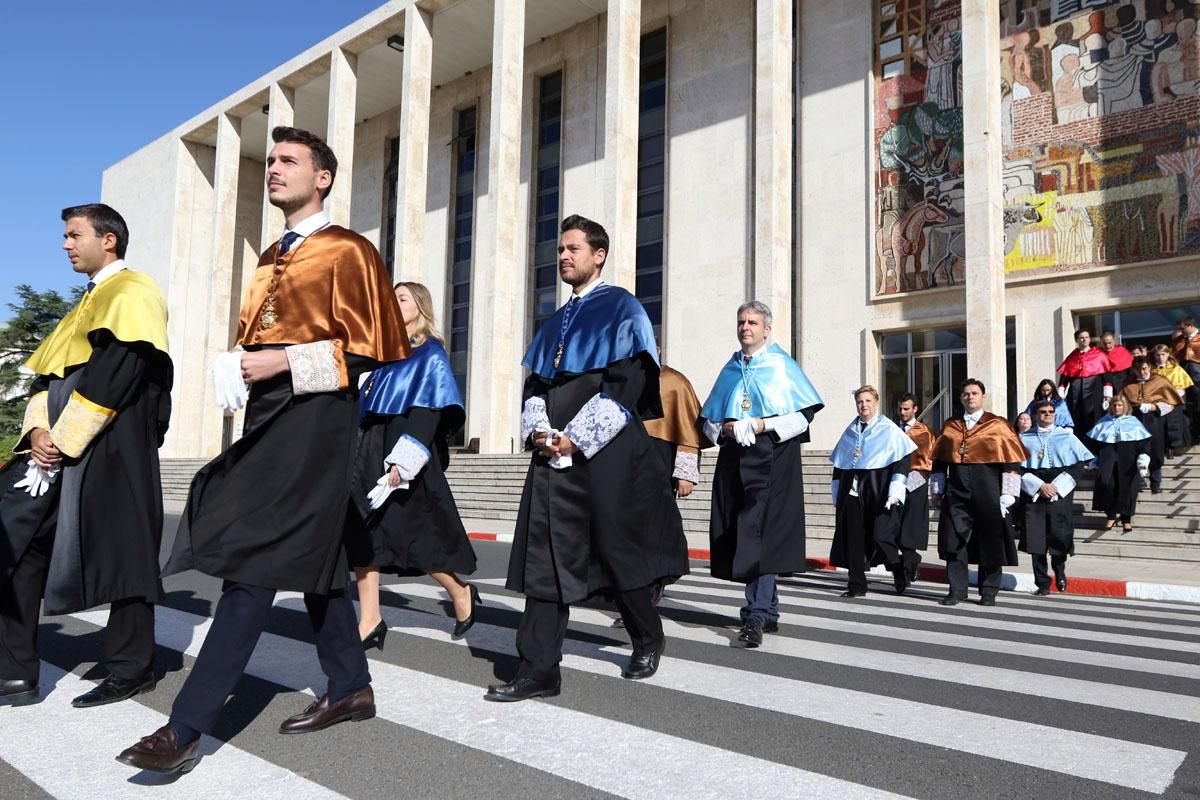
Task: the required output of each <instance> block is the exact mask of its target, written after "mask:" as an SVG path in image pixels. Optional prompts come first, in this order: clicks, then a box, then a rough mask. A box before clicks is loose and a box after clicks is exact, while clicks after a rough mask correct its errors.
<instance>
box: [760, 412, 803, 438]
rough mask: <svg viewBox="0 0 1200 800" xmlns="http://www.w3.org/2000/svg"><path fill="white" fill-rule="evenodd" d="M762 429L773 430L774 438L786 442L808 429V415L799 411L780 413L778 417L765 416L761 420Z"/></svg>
mask: <svg viewBox="0 0 1200 800" xmlns="http://www.w3.org/2000/svg"><path fill="white" fill-rule="evenodd" d="M763 430H765V431H774V432H775V438H776V439H778V440H779V441H781V442H786V441H787V440H788V439H795V438H796V437H797V436H799V435H800V434H802V433H804V432H805V431H806V430H808V417H806V416H804V414H803V413H802V412H800V411H793V412H792V413H791V414H781V415H780V416H778V417H767V418H766V419H764V420H763Z"/></svg>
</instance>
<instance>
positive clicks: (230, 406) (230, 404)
mask: <svg viewBox="0 0 1200 800" xmlns="http://www.w3.org/2000/svg"><path fill="white" fill-rule="evenodd" d="M212 377H213V391H214V393H215V394H216V398H217V405H219V406H220V407H221V408H223V409H225V410H226V411H228V412H230V413H232V412H234V411H237V410H238V409H240V408H241V407H242V406H244V405H246V399H247V398H248V397H249V396H250V392H249V391H248V390H247V389H246V382H245V381H244V380H242V350H241V348H237V349H235V350H233V351H231V352H228V353H219V354H218V355H217V357H216V358H215V359H214V360H213V368H212Z"/></svg>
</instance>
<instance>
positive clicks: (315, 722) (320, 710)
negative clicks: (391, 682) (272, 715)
mask: <svg viewBox="0 0 1200 800" xmlns="http://www.w3.org/2000/svg"><path fill="white" fill-rule="evenodd" d="M374 716H375V692H373V691H372V690H371V687H370V686H364V687H363V688H361V689H359V690H358V691H357V692H355V693H354V694H351V695H347V696H346V697H343V698H342V699H341V700H338V701H337V702H336V703H330V702H329V695H327V694H326V695H321V697H320V699H318V700H314V701H313V702H312V703H310V704H309V706H308V708H306V709H304V710H303V711H301V712H300V713H299V714H295V715H293V716H290V717H288V718H287V719H285V720H284V721H283V724H282V725H280V726H279V732H280V733H313V732H315V731H321V730H324V729H326V728H328V727H329V726H330V725H336V724H338V723H339V722H345V721H346V720H350V721H352V722H361V721H362V720H364V719H371V718H372V717H374Z"/></svg>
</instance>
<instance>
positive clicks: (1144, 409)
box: [1138, 403, 1154, 414]
mask: <svg viewBox="0 0 1200 800" xmlns="http://www.w3.org/2000/svg"><path fill="white" fill-rule="evenodd" d="M1138 408H1140V409H1141V410H1142V413H1143V414H1149V413H1150V412H1151V411H1153V410H1154V404H1153V403H1142V404H1141V405H1140V406H1138Z"/></svg>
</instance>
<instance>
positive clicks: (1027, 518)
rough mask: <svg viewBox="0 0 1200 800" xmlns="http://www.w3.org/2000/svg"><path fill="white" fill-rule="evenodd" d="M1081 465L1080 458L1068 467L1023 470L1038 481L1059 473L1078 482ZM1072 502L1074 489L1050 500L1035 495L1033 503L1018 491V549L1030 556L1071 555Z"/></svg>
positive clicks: (1053, 476) (1073, 523)
mask: <svg viewBox="0 0 1200 800" xmlns="http://www.w3.org/2000/svg"><path fill="white" fill-rule="evenodd" d="M1084 464H1085V462H1082V461H1081V462H1079V463H1077V464H1073V465H1072V466H1070V467H1050V468H1048V469H1027V470H1026V472H1027V473H1029V474H1032V475H1035V476H1037V479H1038V480H1040V481H1041V482H1042V483H1050V482H1051V481H1053V480H1054V479H1055V478H1057V477H1058V476H1059V475H1060V474H1062V473H1063V472H1065V473H1067V474H1068V475H1070V476H1071V477H1072V478H1074V479H1075V481H1076V482H1078V481H1079V478H1080V477H1081V476H1082V475H1083V469H1084ZM1074 505H1075V492H1074V491H1072V492H1071V493H1070V494H1069V495H1067V496H1066V497H1060V498H1059V499H1058V500H1056V501H1054V502H1053V503H1052V502H1050V501H1048V500H1047V499H1046V498H1044V497H1039V498H1038V500H1037V502H1034V501H1033V498H1031V497H1028V496H1027V495H1025V494H1024V493H1022V494H1021V504H1020V509H1019V515H1020V519H1021V539H1020V550H1021V552H1023V553H1030V554H1033V555H1045V554H1046V553H1049V554H1050V555H1052V556H1064V555H1065V556H1073V555H1075V522H1074V518H1073V514H1072V508H1073V507H1074Z"/></svg>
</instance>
